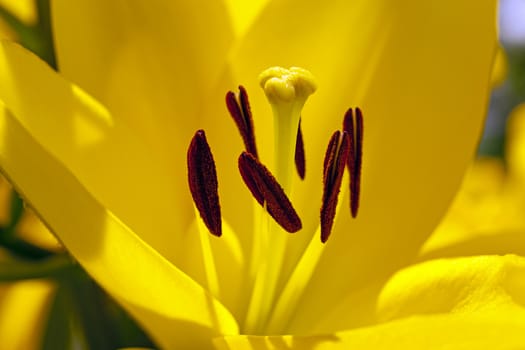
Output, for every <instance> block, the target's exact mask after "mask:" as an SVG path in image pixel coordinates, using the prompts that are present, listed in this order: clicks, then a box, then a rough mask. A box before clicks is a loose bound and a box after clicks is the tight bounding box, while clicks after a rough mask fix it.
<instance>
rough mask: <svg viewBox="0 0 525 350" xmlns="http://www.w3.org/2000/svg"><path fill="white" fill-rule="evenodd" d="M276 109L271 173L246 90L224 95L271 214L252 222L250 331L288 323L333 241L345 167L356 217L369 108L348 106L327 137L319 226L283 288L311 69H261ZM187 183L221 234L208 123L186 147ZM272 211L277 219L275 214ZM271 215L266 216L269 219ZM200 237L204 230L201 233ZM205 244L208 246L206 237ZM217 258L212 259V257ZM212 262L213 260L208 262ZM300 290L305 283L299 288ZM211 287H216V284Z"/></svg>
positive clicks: (253, 181)
mask: <svg viewBox="0 0 525 350" xmlns="http://www.w3.org/2000/svg"><path fill="white" fill-rule="evenodd" d="M259 81H260V85H261V87H262V88H263V90H264V92H265V94H266V97H267V99H268V101H269V102H270V104H271V107H272V112H273V115H274V135H275V136H274V139H275V157H274V159H275V164H274V166H273V168H272V169H273V171H274V172H273V173H272V172H271V171H270V170H269V169H268V168H267V167H266V166H265V165H264V164H263V163H262V161H261V160H260V159H259V155H258V152H257V146H256V142H255V131H254V126H253V118H252V113H251V108H250V104H249V99H248V94H247V92H246V89H245V88H244V87H242V86H239V93H238V94H235V93H233V92H231V91H230V92H228V93H227V94H226V107H227V109H228V111H229V112H230V115H231V116H232V118H233V120H234V122H235V124H236V125H237V128H238V130H239V132H240V134H241V137H242V140H243V142H244V147H245V150H244V151H243V152H242V153H241V155H240V157H239V159H238V167H239V172H240V174H241V177H242V179H243V181H244V183H245V184H246V186H247V187H248V189H249V191H250V192H251V193H252V195H253V197H254V198H255V200H256V202H257V203H258V204H259V205H260V207H261V210H263V211H264V212H266V213H268V214H269V215H265V217H266V219H263V220H260V222H258V225H257V227H255V229H254V237H253V248H252V255H253V258H252V259H251V262H250V263H251V266H250V271H251V272H252V273H251V275H252V277H253V286H252V297H251V299H250V303H249V306H248V311H247V314H246V319H245V323H244V330H245V332H246V333H252V334H257V333H262V332H268V331H270V332H272V331H278V330H279V329H282V327H283V324H285V323H286V320H287V319H288V318H289V317H290V316H291V315H292V314H293V310H295V307H296V305H297V303H298V300H299V297H298V296H297V295H298V294H300V293H298V292H297V290H298V289H297V288H298V286H301V285H303V286H305V285H306V283H307V281H308V280H309V278H310V277H311V275H312V274H313V271H314V268H315V265H316V263H317V261H318V260H319V258H320V256H321V253H322V251H323V247H324V245H323V244H319V240H318V239H315V237H319V236H320V238H321V242H322V243H325V242H327V240H328V238H329V236H330V234H331V231H332V226H333V222H334V218H335V215H336V212H337V208H338V197H339V192H340V187H341V183H342V180H343V173H344V170H345V168H348V172H349V174H350V186H349V188H350V213H351V215H352V217H356V215H357V212H358V208H359V197H360V183H361V163H362V145H363V115H362V112H361V110H360V109H359V108H356V109H355V111H354V110H353V109H349V110H348V111H347V112H346V114H345V116H344V121H343V130H342V131H336V132H334V134H333V135H332V138H331V139H330V141H329V143H328V148H327V151H326V154H325V159H324V166H323V198H322V201H321V215H320V225H319V228H318V230H317V231H318V232H316V234H315V235H314V237H313V238H312V241H311V242H310V244H309V245H308V247H307V248H306V250H305V252H304V254H303V256H302V258H301V259H300V260H299V262H298V263H297V265H296V267H295V269H294V270H293V273H292V274H291V276H290V278H289V279H288V280H287V282H286V284H285V286H284V288H283V289H282V291H280V293H278V292H277V281H278V279H279V276H280V273H281V266H282V262H283V259H284V256H285V253H286V235H285V234H284V233H283V229H284V230H285V231H287V232H290V233H294V232H297V231H299V230H300V229H301V228H302V223H301V219H300V218H299V215H298V214H297V212H296V210H295V209H294V207H293V204H292V202H291V201H290V199H289V198H288V195H289V193H290V192H291V185H292V178H293V173H294V170H293V168H294V165H295V168H296V170H297V173H298V174H299V177H300V178H301V179H304V177H305V153H304V144H303V135H302V132H301V113H302V109H303V107H304V105H305V103H306V100H307V98H308V97H309V96H310V95H311V94H312V93H313V92H315V90H316V88H317V87H316V83H315V81H314V78H313V76H312V75H311V73H310V72H308V71H307V70H304V69H302V68H296V67H293V68H290V69H285V68H281V67H272V68H269V69H267V70H265V71H264V72H262V73H261V74H260V76H259ZM187 160H188V182H189V187H190V192H191V194H192V197H193V200H194V203H195V208H196V211H198V213H199V214H198V215H199V216H200V217H201V219H202V223H204V225H205V226H206V227H207V228H208V230H209V231H210V233H212V234H213V235H215V236H220V235H221V233H222V230H221V227H222V226H221V210H220V205H219V196H218V192H217V187H218V181H217V174H216V169H215V163H214V160H213V156H212V152H211V150H210V147H209V145H208V143H207V141H206V136H205V133H204V131H203V130H199V131H197V132H196V134H195V136H194V137H193V139H192V141H191V144H190V147H189V149H188V157H187ZM270 217H271V218H272V219H273V220H272V219H270ZM265 221H266V222H265ZM201 236H202V235H201ZM201 243H202V248H203V249H204V250H209V249H210V248H209V242H207V239H206V237H201ZM210 259H211V258H210ZM207 264H208V265H209V266H213V261H208V262H207ZM207 274H208V284H209V286H208V287H209V288H210V290H212V289H214V288H212V286H213V285H216V280H217V276H216V275H215V274H214V271H211V272H209V273H208V272H207ZM299 290H302V289H299ZM212 292H213V290H212Z"/></svg>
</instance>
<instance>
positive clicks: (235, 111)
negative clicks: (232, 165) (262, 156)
mask: <svg viewBox="0 0 525 350" xmlns="http://www.w3.org/2000/svg"><path fill="white" fill-rule="evenodd" d="M226 107H227V108H228V111H229V112H230V115H231V116H232V118H233V120H234V122H235V124H236V125H237V129H238V130H239V133H240V134H241V137H242V140H243V142H244V147H245V148H246V151H247V152H249V153H251V154H253V156H254V157H255V158H258V157H259V156H258V154H257V147H256V145H255V132H254V127H253V118H252V112H251V108H250V102H249V100H248V93H247V92H246V89H245V88H244V87H243V86H242V85H240V86H239V94H238V95H236V94H235V93H234V92H232V91H228V93H227V94H226Z"/></svg>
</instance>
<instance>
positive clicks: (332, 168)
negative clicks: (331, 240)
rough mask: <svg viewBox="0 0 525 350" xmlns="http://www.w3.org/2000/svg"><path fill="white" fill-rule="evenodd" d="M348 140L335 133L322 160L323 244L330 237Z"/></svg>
mask: <svg viewBox="0 0 525 350" xmlns="http://www.w3.org/2000/svg"><path fill="white" fill-rule="evenodd" d="M349 143H350V139H349V135H348V133H347V132H346V131H344V132H343V133H342V134H341V132H340V131H336V132H335V133H334V134H333V135H332V138H331V139H330V142H329V143H328V149H327V150H326V155H325V159H324V173H323V182H324V190H323V204H322V207H321V242H323V243H325V242H326V241H327V240H328V237H329V236H330V233H331V231H332V226H333V223H334V217H335V209H336V207H337V200H338V196H339V190H340V188H341V181H342V179H343V173H344V169H345V163H346V162H347V159H348V153H349V151H350V147H349Z"/></svg>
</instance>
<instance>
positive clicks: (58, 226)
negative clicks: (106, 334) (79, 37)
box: [0, 43, 237, 347]
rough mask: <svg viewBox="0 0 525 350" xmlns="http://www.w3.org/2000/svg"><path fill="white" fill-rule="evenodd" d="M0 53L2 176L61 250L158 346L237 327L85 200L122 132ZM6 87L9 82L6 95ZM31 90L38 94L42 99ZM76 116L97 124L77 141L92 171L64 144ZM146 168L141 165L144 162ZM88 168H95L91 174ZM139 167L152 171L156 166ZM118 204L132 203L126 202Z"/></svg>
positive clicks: (23, 61) (9, 53) (75, 92)
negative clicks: (93, 152) (87, 150)
mask: <svg viewBox="0 0 525 350" xmlns="http://www.w3.org/2000/svg"><path fill="white" fill-rule="evenodd" d="M0 57H1V60H0V74H3V75H2V76H1V80H2V83H3V84H0V85H2V88H0V97H2V98H4V97H6V100H5V101H4V102H6V103H8V102H9V106H10V107H13V113H12V114H11V112H9V111H8V110H7V109H6V108H5V107H3V106H2V113H1V118H0V134H1V135H2V137H1V138H0V139H1V140H2V142H1V143H0V164H1V166H2V170H3V172H4V173H5V174H6V175H7V176H8V177H9V178H10V179H11V180H12V181H13V182H14V185H15V187H16V188H17V190H19V191H20V192H21V193H22V194H23V196H24V198H26V199H27V200H28V201H29V203H30V204H31V206H32V207H33V208H34V209H35V210H36V211H37V212H38V214H39V215H40V216H41V217H42V218H45V221H46V224H47V225H48V226H49V227H50V228H51V230H52V231H53V232H55V233H56V234H57V235H58V237H59V238H60V240H61V242H62V243H63V244H64V245H65V246H66V248H67V249H68V250H69V251H70V252H71V253H72V255H73V256H74V257H75V258H76V259H77V260H78V261H79V262H80V264H81V265H82V266H83V267H84V268H86V270H87V271H88V272H89V273H90V274H91V275H92V276H93V277H94V278H95V280H96V281H97V282H98V283H100V285H101V286H102V287H103V288H105V289H106V290H108V291H109V292H110V294H111V295H112V296H113V297H115V298H116V299H117V300H118V301H119V302H120V303H121V304H122V305H123V306H124V307H125V308H126V309H127V310H128V311H129V312H130V313H131V314H132V315H133V316H134V317H135V318H137V319H138V320H139V322H141V323H142V324H143V325H144V327H145V328H146V329H147V331H148V332H150V334H151V335H152V336H153V337H154V338H155V340H157V341H158V343H159V344H160V345H162V346H164V347H170V346H172V347H173V346H174V344H179V345H181V344H182V346H184V345H185V344H186V345H187V344H192V345H195V344H197V345H200V346H208V345H209V342H210V337H211V336H212V335H214V334H222V333H227V334H235V333H236V332H237V325H236V322H235V320H234V319H233V317H232V316H231V314H230V313H229V312H228V311H227V310H226V309H225V308H224V307H223V306H222V305H221V304H220V303H218V302H217V301H216V300H215V299H214V298H213V297H212V296H211V295H210V294H209V293H208V292H206V291H205V290H204V289H203V288H202V287H201V286H200V285H198V284H197V283H196V282H194V281H193V280H192V279H190V278H189V277H188V276H187V275H186V274H184V273H183V272H182V271H180V270H179V269H177V268H176V267H174V266H173V265H172V264H171V263H169V262H168V261H167V260H166V259H164V258H163V257H162V256H161V255H159V254H158V253H157V252H156V251H155V250H153V249H152V248H151V247H150V246H149V245H147V244H146V243H145V242H144V241H143V240H141V239H140V238H139V237H138V236H137V235H136V234H135V233H134V232H133V231H131V230H130V229H129V228H128V227H127V226H125V225H124V224H123V223H122V222H121V221H120V220H119V219H117V217H116V216H115V215H113V214H112V213H111V212H110V211H108V210H107V209H106V208H105V207H104V206H102V205H101V202H100V201H99V198H98V197H97V196H95V195H92V194H91V190H92V188H96V187H97V186H96V184H97V183H96V181H95V178H96V176H95V175H96V174H95V172H96V171H95V170H96V169H97V171H99V172H101V173H102V174H101V175H100V176H99V180H100V178H102V177H103V176H110V175H111V172H110V169H107V170H108V173H105V172H104V171H100V170H99V169H100V167H101V166H102V165H107V166H111V163H110V161H111V159H110V158H111V157H112V155H111V154H113V156H114V157H116V156H117V155H118V156H119V157H122V155H123V154H127V153H126V152H129V150H130V149H128V148H125V150H126V152H123V150H121V151H120V152H118V147H122V146H126V145H127V144H126V140H127V139H126V137H125V133H123V131H122V129H119V128H118V125H117V124H111V123H109V124H108V121H110V119H108V118H110V117H109V115H108V114H107V113H106V112H105V111H104V110H103V109H102V108H100V106H98V105H97V104H96V103H95V102H94V101H93V100H91V99H90V98H89V97H88V96H87V95H85V94H84V93H82V92H81V91H80V89H78V88H76V87H75V86H72V85H69V84H67V83H66V82H65V81H63V80H62V79H60V78H58V77H57V76H56V75H54V74H52V72H51V71H47V70H46V69H45V68H43V67H42V64H41V63H39V62H38V61H37V60H36V59H35V58H34V57H33V56H32V55H30V54H28V53H26V52H25V51H23V49H21V48H19V47H17V46H13V45H12V44H7V43H4V44H3V45H2V55H1V56H0ZM15 67H16V68H15ZM24 72H25V73H24ZM9 82H10V83H11V84H13V85H11V89H13V91H14V92H13V93H12V94H10V93H9V84H8V83H9ZM28 84H29V85H28ZM6 85H7V86H8V87H6ZM32 89H35V90H32ZM37 91H38V93H39V94H41V95H42V96H43V97H42V98H41V99H39V98H38V96H37ZM16 93H20V95H18V94H16ZM30 102H33V103H30ZM15 116H16V117H15ZM76 120H78V121H80V122H83V123H84V124H82V125H85V123H87V122H98V124H94V125H92V124H87V125H91V126H92V128H93V130H94V131H96V132H95V133H94V134H92V135H88V136H92V137H93V138H92V139H89V140H83V141H90V142H88V144H89V145H90V146H91V147H95V146H97V147H95V149H96V150H97V152H96V155H97V158H96V159H94V156H93V155H92V157H93V158H92V159H91V162H92V163H91V165H89V163H90V162H89V159H90V158H89V157H87V156H85V155H86V153H85V152H81V150H82V149H83V148H82V147H81V146H86V144H85V143H80V145H79V144H77V143H75V141H78V140H75V139H73V140H67V139H65V137H67V135H68V133H67V132H66V131H65V130H63V129H64V128H66V130H68V129H67V128H71V127H73V129H71V130H72V132H74V131H75V129H74V126H75V125H74V124H73V125H70V124H71V123H73V122H75V121H76ZM38 121H40V122H38ZM61 123H62V125H61ZM99 128H102V129H99ZM73 135H74V134H73ZM108 135H111V136H112V139H111V140H112V143H111V145H113V146H114V148H111V147H110V146H109V145H106V146H107V148H104V147H102V145H99V142H102V141H104V140H106V137H107V136H108ZM128 136H129V135H128ZM119 143H120V144H119ZM44 145H45V148H44ZM131 150H133V148H131ZM135 151H136V152H138V153H136V154H135V153H134V152H135ZM135 151H132V153H133V158H134V162H136V161H137V159H138V158H136V157H143V156H144V155H143V153H141V152H143V150H142V151H141V150H140V149H135ZM84 156H85V157H84ZM57 158H59V159H60V160H61V161H62V162H64V163H66V164H67V165H68V166H69V168H66V167H64V165H63V164H62V163H60V162H58V161H57ZM76 158H78V159H77V160H75V159H76ZM144 159H147V158H146V157H144ZM115 161H116V158H115ZM98 162H100V163H98ZM134 164H135V165H137V164H140V162H137V163H134ZM144 164H146V167H148V165H147V164H148V163H147V162H146V163H144ZM144 164H140V165H141V166H144ZM124 165H125V164H124ZM89 166H91V167H93V170H91V171H90V170H89V168H88V167H89ZM126 168H127V169H130V170H132V171H137V172H139V171H141V170H140V169H141V168H140V167H137V169H136V170H135V169H134V168H133V167H129V164H128V166H127V167H125V168H124V169H126ZM102 169H103V168H102ZM119 170H122V169H119ZM144 170H146V171H148V172H150V171H154V170H155V168H146V169H143V170H142V171H144ZM35 173H38V176H35ZM130 176H132V175H130ZM110 177H111V176H110ZM143 178H146V177H143ZM79 180H81V181H82V184H81V183H80V182H79ZM119 181H123V182H126V181H128V180H127V179H124V178H118V177H117V178H113V180H112V181H111V182H110V183H108V184H107V185H111V186H118V182H119ZM137 183H139V182H136V183H135V185H136V184H137ZM84 185H85V187H84ZM148 185H149V186H155V184H153V183H152V184H149V183H148ZM130 188H131V187H130ZM148 190H151V187H150V188H148ZM94 193H97V192H96V191H95V192H94ZM97 194H98V193H97ZM128 195H129V188H128ZM126 199H127V201H128V202H129V201H130V198H129V197H126ZM148 204H152V203H148ZM149 229H152V228H149ZM145 235H147V232H146V233H145Z"/></svg>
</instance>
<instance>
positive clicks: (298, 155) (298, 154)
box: [295, 119, 306, 180]
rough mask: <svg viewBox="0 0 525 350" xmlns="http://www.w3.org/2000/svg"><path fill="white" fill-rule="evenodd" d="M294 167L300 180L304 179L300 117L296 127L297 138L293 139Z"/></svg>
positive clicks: (304, 164) (304, 167)
mask: <svg viewBox="0 0 525 350" xmlns="http://www.w3.org/2000/svg"><path fill="white" fill-rule="evenodd" d="M295 168H296V169H297V174H299V177H300V178H301V180H304V176H305V174H306V160H305V155H304V141H303V131H302V130H301V119H299V125H298V127H297V139H296V140H295Z"/></svg>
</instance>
